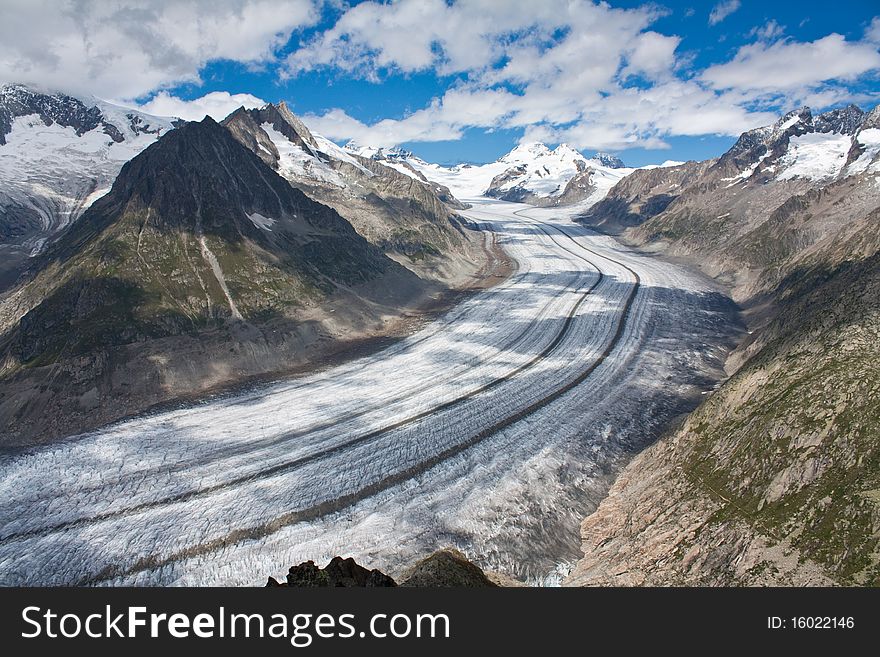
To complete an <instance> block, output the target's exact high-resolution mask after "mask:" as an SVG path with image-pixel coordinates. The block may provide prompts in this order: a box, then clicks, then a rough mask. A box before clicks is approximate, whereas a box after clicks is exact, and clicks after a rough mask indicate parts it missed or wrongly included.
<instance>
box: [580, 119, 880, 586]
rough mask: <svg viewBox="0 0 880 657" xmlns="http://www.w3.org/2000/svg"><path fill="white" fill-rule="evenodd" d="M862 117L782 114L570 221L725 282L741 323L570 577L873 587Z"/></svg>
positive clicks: (879, 391) (877, 509) (871, 281)
mask: <svg viewBox="0 0 880 657" xmlns="http://www.w3.org/2000/svg"><path fill="white" fill-rule="evenodd" d="M878 121H880V110H878V109H874V110H873V111H872V112H870V113H867V114H866V113H864V112H862V111H861V110H860V109H858V108H856V107H849V108H845V109H842V110H835V111H834V112H829V113H826V114H823V115H821V116H818V117H813V115H812V113H811V112H810V111H809V110H806V109H805V110H799V111H798V112H793V113H791V114H789V115H787V116H786V117H783V118H782V119H781V120H780V121H779V122H777V123H776V124H775V125H774V126H769V127H767V128H761V129H758V130H753V131H750V132H748V133H745V134H744V135H743V136H742V137H741V138H740V139H739V141H738V142H737V143H736V145H735V146H734V147H733V148H732V149H731V150H730V151H729V152H728V153H726V154H725V155H724V156H722V157H721V158H720V159H719V160H715V161H710V162H705V163H688V164H686V165H683V166H681V167H674V168H670V169H664V170H659V171H650V172H637V173H636V174H633V175H632V176H630V177H629V178H628V179H626V180H625V181H623V183H621V184H620V185H618V187H617V188H615V189H614V190H612V192H611V194H609V196H608V198H607V199H606V200H605V201H604V202H603V203H601V204H599V205H597V206H596V207H594V208H593V209H592V212H590V213H589V215H587V216H584V217H583V218H582V220H583V221H584V222H586V223H590V224H595V225H597V226H599V227H603V228H611V229H613V228H616V229H618V230H621V229H626V230H624V236H625V237H627V238H628V239H630V240H632V241H634V242H636V243H638V244H640V245H642V246H644V247H646V248H650V249H653V250H660V251H665V252H666V253H670V254H674V255H676V256H678V257H682V258H685V259H688V260H689V261H690V262H692V263H694V264H696V265H698V266H700V267H702V268H703V269H704V270H705V271H707V272H709V273H711V274H713V275H715V276H717V277H718V278H720V279H721V280H723V281H725V282H727V283H728V284H729V285H731V287H732V289H733V293H734V295H735V296H736V298H738V299H739V300H740V301H741V303H742V304H743V305H744V306H745V307H746V308H747V309H748V312H749V316H750V322H749V324H750V328H751V329H752V330H751V331H750V332H749V333H750V335H749V337H748V338H747V339H746V340H745V341H744V343H743V344H742V345H740V347H739V348H738V349H737V350H736V351H735V352H733V354H731V356H730V358H729V359H728V370H729V371H731V372H732V373H733V375H732V376H731V378H730V379H729V380H728V381H727V382H726V383H725V384H724V385H723V386H721V387H720V389H718V390H717V391H714V392H712V394H711V395H710V396H709V397H707V399H706V401H705V402H704V403H703V404H702V405H701V406H700V407H699V408H698V409H697V410H696V411H695V412H694V413H692V414H691V415H690V417H689V418H688V420H687V421H686V422H685V424H684V425H683V427H682V428H681V429H679V430H678V431H676V432H675V433H674V434H673V435H671V436H669V437H668V438H666V439H664V440H661V441H660V442H658V443H657V444H655V445H654V446H652V447H650V448H649V449H647V450H646V451H645V452H644V453H643V454H641V455H640V456H639V457H638V458H637V459H636V460H635V461H633V463H632V464H630V465H629V466H628V467H627V468H626V469H625V470H624V471H623V473H622V474H621V476H620V478H619V480H618V481H617V483H616V484H615V485H614V487H613V488H612V490H611V492H610V495H609V497H608V499H606V500H605V501H604V502H603V503H602V504H601V505H600V506H599V509H598V510H597V511H596V512H595V513H594V514H593V515H591V516H590V517H588V518H587V519H586V521H585V522H584V525H583V537H584V552H585V557H584V559H583V560H582V561H581V562H580V563H579V564H578V567H577V569H576V570H575V572H574V574H573V576H572V578H571V579H570V582H569V583H570V584H574V585H596V584H616V585H632V584H665V585H668V584H677V585H767V584H776V585H780V584H781V585H792V584H794V585H815V584H822V585H828V584H844V585H873V586H876V585H877V584H878V582H880V557H878V555H880V551H878V550H880V493H878V491H880V403H878V400H880V373H878V369H877V367H876V363H877V361H878V358H880V353H878V345H880V316H878V312H877V308H878V303H880V299H878V290H880V284H878V276H880V130H878V129H877V127H878ZM627 226H630V227H629V228H627Z"/></svg>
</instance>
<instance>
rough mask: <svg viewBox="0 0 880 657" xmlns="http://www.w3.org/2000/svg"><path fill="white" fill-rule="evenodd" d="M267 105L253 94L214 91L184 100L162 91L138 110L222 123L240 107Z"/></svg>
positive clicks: (189, 119)
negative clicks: (207, 119)
mask: <svg viewBox="0 0 880 657" xmlns="http://www.w3.org/2000/svg"><path fill="white" fill-rule="evenodd" d="M265 104H266V101H264V100H262V99H260V98H257V97H256V96H252V95H251V94H230V93H228V92H226V91H212V92H211V93H209V94H205V95H204V96H202V97H201V98H195V99H194V100H182V99H180V98H177V97H176V96H172V95H170V94H169V93H168V92H166V91H160V92H159V93H158V94H156V95H155V96H154V97H153V99H152V100H150V101H149V102H148V103H145V104H144V105H141V106H140V107H139V108H138V109H141V110H143V111H144V112H148V113H149V114H154V115H156V116H175V117H177V118H180V119H186V120H187V121H201V120H202V119H203V118H205V117H206V116H210V117H211V118H212V119H214V120H215V121H221V120H223V119H225V118H226V117H227V116H229V115H230V114H231V113H232V112H234V111H235V110H237V109H238V108H239V107H246V108H248V109H251V108H254V107H262V106H263V105H265Z"/></svg>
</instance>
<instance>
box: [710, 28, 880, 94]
mask: <svg viewBox="0 0 880 657" xmlns="http://www.w3.org/2000/svg"><path fill="white" fill-rule="evenodd" d="M878 68H880V52H877V48H876V46H875V45H873V44H870V43H865V42H852V41H847V40H846V39H845V38H844V37H843V36H841V35H840V34H829V35H828V36H826V37H823V38H821V39H818V40H816V41H811V42H806V43H800V42H793V41H777V42H776V43H773V44H767V43H764V42H759V43H754V44H751V45H748V46H743V47H742V48H740V49H739V50H738V51H737V53H736V55H735V56H734V58H733V59H732V60H731V61H729V62H727V63H725V64H719V65H716V66H711V67H709V68H708V69H706V70H705V71H704V72H703V74H702V79H703V80H704V81H706V82H707V83H708V84H709V85H711V86H712V87H713V88H715V89H738V90H775V91H781V90H786V89H793V88H798V87H804V86H811V85H818V84H820V83H822V82H825V81H828V80H852V79H855V78H857V77H858V76H860V75H863V74H865V73H867V72H869V71H872V70H875V69H878Z"/></svg>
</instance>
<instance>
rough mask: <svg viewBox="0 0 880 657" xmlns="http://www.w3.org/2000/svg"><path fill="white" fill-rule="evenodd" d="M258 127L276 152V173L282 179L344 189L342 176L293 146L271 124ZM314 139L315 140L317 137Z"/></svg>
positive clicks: (295, 145) (324, 163)
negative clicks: (311, 181) (320, 183)
mask: <svg viewBox="0 0 880 657" xmlns="http://www.w3.org/2000/svg"><path fill="white" fill-rule="evenodd" d="M260 127H261V128H263V130H264V131H265V132H266V134H267V135H268V136H269V139H271V140H272V143H273V144H275V148H276V149H277V150H278V173H280V174H281V175H282V176H283V177H285V178H287V179H291V178H294V179H296V178H299V179H302V178H310V179H312V180H316V181H319V182H324V183H329V184H331V185H335V186H336V187H342V188H345V187H346V184H345V181H344V180H343V179H342V176H340V175H339V174H338V173H337V172H336V171H334V170H333V169H332V168H331V167H330V166H328V165H327V163H326V162H323V161H322V160H320V159H318V158H317V157H315V156H314V155H312V154H311V153H307V152H306V151H304V150H303V149H302V148H300V147H299V146H298V145H297V144H294V143H293V142H292V141H290V139H288V138H287V137H286V136H285V135H283V134H281V133H280V132H278V131H277V130H276V129H275V128H274V126H273V125H272V124H271V123H263V124H262V125H261V126H260ZM315 138H316V139H317V137H315ZM319 143H320V142H319ZM340 150H342V149H340Z"/></svg>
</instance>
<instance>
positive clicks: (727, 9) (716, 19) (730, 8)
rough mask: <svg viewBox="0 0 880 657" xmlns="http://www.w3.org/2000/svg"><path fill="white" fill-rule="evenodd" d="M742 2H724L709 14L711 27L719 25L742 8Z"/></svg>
mask: <svg viewBox="0 0 880 657" xmlns="http://www.w3.org/2000/svg"><path fill="white" fill-rule="evenodd" d="M740 4H741V3H740V0H723V2H719V3H718V4H717V5H715V6H714V7H713V8H712V11H711V12H709V25H717V24H718V23H720V22H721V21H723V20H724V19H725V18H727V17H728V16H730V15H731V14H732V13H733V12H735V11H736V10H737V9H739V7H740Z"/></svg>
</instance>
